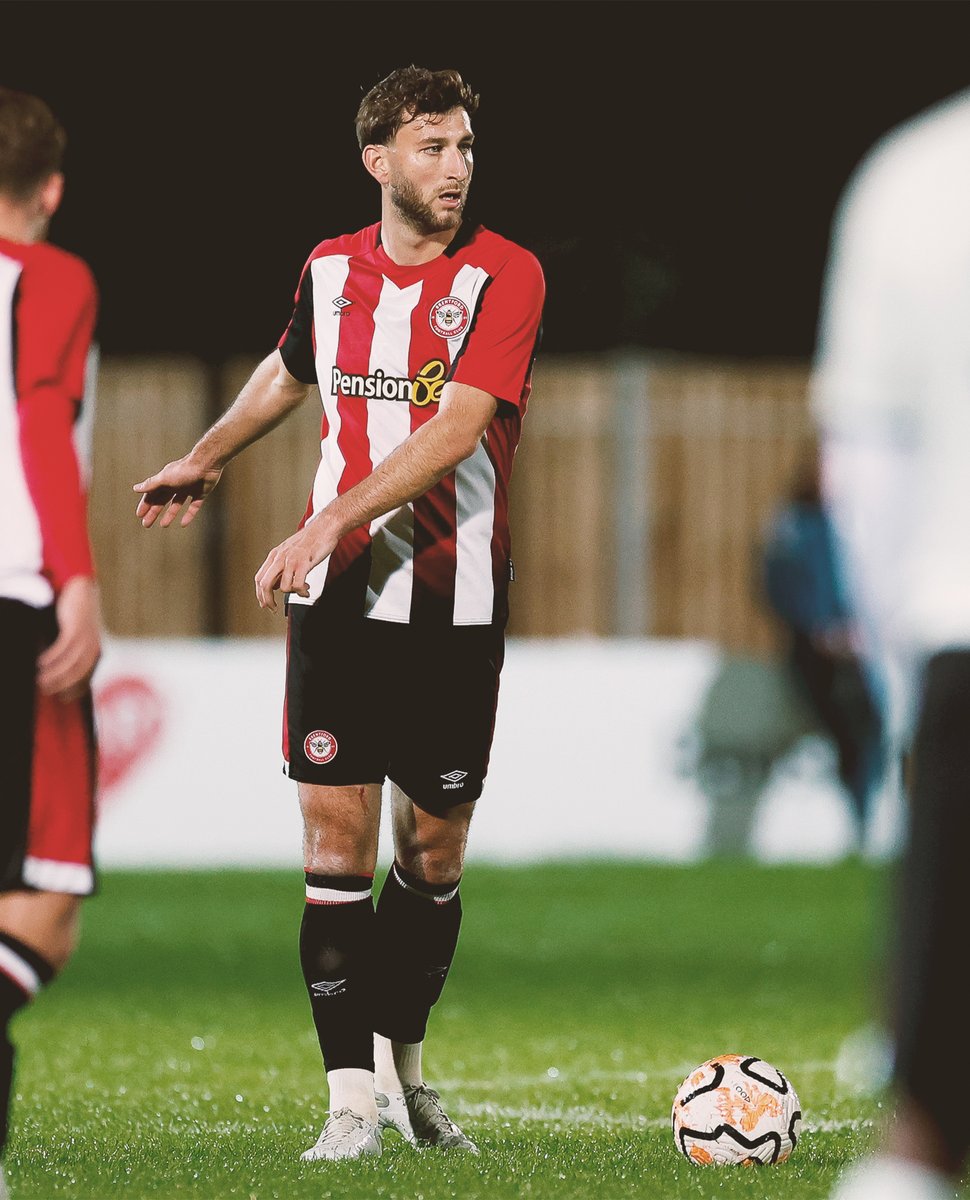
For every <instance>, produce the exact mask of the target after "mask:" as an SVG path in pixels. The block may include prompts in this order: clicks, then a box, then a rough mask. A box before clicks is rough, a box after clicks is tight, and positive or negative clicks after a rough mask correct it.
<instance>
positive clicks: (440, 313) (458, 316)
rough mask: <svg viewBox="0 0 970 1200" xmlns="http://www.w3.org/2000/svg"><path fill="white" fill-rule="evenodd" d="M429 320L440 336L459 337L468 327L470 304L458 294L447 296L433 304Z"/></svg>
mask: <svg viewBox="0 0 970 1200" xmlns="http://www.w3.org/2000/svg"><path fill="white" fill-rule="evenodd" d="M428 320H429V321H430V322H431V328H432V329H433V330H434V331H435V333H436V334H437V335H438V337H443V338H453V337H458V336H459V335H461V334H463V333H464V332H465V330H466V329H467V328H468V320H469V317H468V305H467V304H466V303H465V301H464V300H459V299H458V297H457V296H445V298H444V299H443V300H436V301H435V303H434V304H432V306H431V312H430V314H429V316H428Z"/></svg>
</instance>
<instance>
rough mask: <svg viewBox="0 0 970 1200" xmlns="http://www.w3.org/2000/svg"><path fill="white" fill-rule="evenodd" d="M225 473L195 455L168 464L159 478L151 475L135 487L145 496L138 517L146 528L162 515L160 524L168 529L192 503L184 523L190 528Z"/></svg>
mask: <svg viewBox="0 0 970 1200" xmlns="http://www.w3.org/2000/svg"><path fill="white" fill-rule="evenodd" d="M222 470H223V469H222V467H212V466H201V465H200V464H199V463H198V461H196V460H195V459H193V457H192V455H191V454H187V455H186V456H185V458H180V459H178V460H177V461H176V462H170V463H168V464H167V466H164V467H162V469H161V470H160V471H159V472H158V474H157V475H149V477H148V478H147V479H143V480H142V482H141V483H136V484H134V486H133V488H132V490H133V491H135V492H141V493H142V496H141V499H140V500H139V501H138V507H137V508H136V509H135V516H136V517H138V519H139V520H140V521H141V523H142V525H144V527H145V528H146V529H150V528H151V527H152V525H154V524H155V522H156V521H158V518H159V516H161V518H162V519H161V521H159V522H158V523H159V525H160V526H161V527H162V529H165V528H166V527H167V526H168V525H171V524H172V522H173V521H174V520H175V518H176V517H177V516H178V515H179V513H180V512H181V510H182V506H183V505H184V504H186V502H188V508H186V510H185V512H184V513H182V520H181V524H182V525H188V524H189V522H190V521H191V520H193V518H194V517H195V514H196V513H197V512H198V511H199V509H200V508H201V507H202V505H203V504H204V503H205V500H206V497H207V496H208V495H209V493H210V492H211V491H212V489H213V488H214V487H215V486H216V484H217V483H218V482H219V480H220V478H221V477H222Z"/></svg>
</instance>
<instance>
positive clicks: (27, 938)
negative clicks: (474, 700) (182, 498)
mask: <svg viewBox="0 0 970 1200" xmlns="http://www.w3.org/2000/svg"><path fill="white" fill-rule="evenodd" d="M64 143H65V138H64V132H63V130H62V129H61V127H60V125H59V124H58V122H57V121H56V120H55V118H54V116H53V114H52V113H51V112H50V110H49V109H48V107H47V105H46V104H44V103H43V102H42V101H41V100H39V99H37V98H36V97H34V96H28V95H25V94H24V93H20V92H14V91H10V90H8V89H6V88H0V309H2V317H0V511H2V514H3V518H2V522H0V661H2V662H3V671H4V689H5V695H6V700H7V706H6V711H5V716H4V719H3V721H2V722H0V761H2V765H3V776H4V782H3V786H4V803H3V806H2V808H0V1152H2V1150H3V1146H4V1144H5V1142H6V1134H7V1116H8V1113H7V1110H8V1105H9V1101H10V1094H11V1087H12V1078H13V1067H14V1050H13V1046H12V1044H11V1042H10V1037H9V1025H10V1021H11V1018H12V1017H13V1016H14V1014H15V1013H17V1012H18V1011H19V1010H20V1009H21V1008H23V1007H24V1005H26V1004H27V1003H28V1002H29V1001H30V1000H32V999H33V997H34V996H35V995H36V993H37V992H38V991H39V990H40V988H41V987H42V986H43V985H45V984H47V983H49V982H50V981H51V980H52V979H53V977H54V976H55V974H56V973H57V972H58V971H59V970H60V969H61V967H63V966H64V965H65V963H66V962H67V960H68V958H69V957H70V955H71V952H72V951H73V949H74V944H75V940H76V932H77V919H78V910H79V907H80V902H81V897H83V896H86V895H88V894H89V893H90V892H91V891H92V890H93V887H94V875H93V868H92V860H91V837H92V830H93V816H94V758H95V749H94V731H93V724H92V716H91V696H90V690H89V681H90V677H91V673H92V672H93V670H94V667H95V664H96V663H97V660H98V657H99V655H100V644H101V642H100V637H101V635H100V618H99V613H98V598H97V587H96V584H95V581H94V567H93V563H92V556H91V549H90V545H89V542H88V533H87V504H86V497H85V485H84V480H83V473H82V470H81V467H80V465H79V459H78V455H77V452H76V447H75V434H76V427H77V423H78V419H79V416H80V412H81V402H82V398H83V392H84V380H85V370H86V363H87V361H88V357H89V353H90V347H91V338H92V334H93V331H94V322H95V316H96V309H97V295H96V290H95V286H94V281H93V279H92V277H91V273H90V271H89V270H88V268H87V267H86V266H85V264H84V263H83V262H81V261H80V259H77V258H75V257H74V256H73V255H70V254H67V253H66V252H65V251H63V250H59V249H56V248H55V247H53V246H49V245H46V244H45V242H44V239H45V238H46V236H47V229H48V225H49V223H50V220H51V217H52V216H53V215H54V212H55V211H56V209H57V207H58V205H59V203H60V199H61V193H62V190H63V184H64V180H63V176H62V174H61V170H60V168H61V161H62V158H63V152H64ZM4 1195H6V1189H5V1185H4V1182H3V1174H2V1169H0V1196H4Z"/></svg>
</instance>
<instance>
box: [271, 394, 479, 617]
mask: <svg viewBox="0 0 970 1200" xmlns="http://www.w3.org/2000/svg"><path fill="white" fill-rule="evenodd" d="M497 405H498V402H497V400H496V399H495V397H494V396H492V395H491V394H490V393H488V392H484V391H482V390H481V389H480V388H476V387H470V386H468V385H467V384H461V383H454V382H451V383H446V384H445V386H444V388H443V389H442V393H441V403H440V406H439V408H438V412H437V413H436V414H435V416H434V418H433V419H432V420H430V421H426V422H425V423H424V424H423V425H422V426H421V427H420V428H419V429H416V430H415V431H414V433H412V434H411V436H410V437H409V438H407V439H406V440H405V441H403V442H402V443H401V444H400V446H398V447H396V449H394V450H392V451H391V453H390V454H389V455H388V456H387V458H385V459H384V461H383V462H381V463H379V464H378V466H377V467H375V468H374V470H373V471H372V472H371V474H370V475H368V476H367V478H366V479H362V480H361V481H360V483H358V484H357V485H356V486H355V487H352V488H351V489H350V490H349V491H347V492H345V493H344V494H343V495H342V496H338V497H337V498H336V499H335V500H333V501H331V503H330V504H328V505H327V506H326V508H324V509H322V510H321V511H320V512H319V513H318V514H317V516H315V517H314V518H313V519H312V520H310V521H308V522H307V524H306V525H305V526H304V527H303V528H302V529H301V530H300V531H299V533H296V534H294V535H293V536H292V537H289V538H287V539H286V541H285V542H281V543H280V545H278V546H276V547H274V549H272V550H271V551H270V552H269V554H268V555H267V556H266V560H265V561H264V563H263V565H262V566H261V567H260V568H259V571H258V572H257V573H256V597H257V599H258V600H259V604H260V607H261V608H269V609H272V610H273V611H274V612H275V611H276V592H277V591H282V592H296V593H297V594H299V595H301V596H308V595H309V589H308V587H307V582H306V577H307V573H308V572H309V571H310V570H311V569H312V568H313V567H315V566H316V565H317V564H318V563H321V562H323V560H324V559H325V558H327V557H328V556H329V555H330V554H331V553H332V552H333V550H334V547H335V546H336V545H337V543H338V542H339V541H340V539H341V538H342V537H344V536H345V535H346V534H348V533H350V532H351V530H354V529H358V528H359V527H360V526H362V525H367V524H369V523H370V522H371V521H373V520H374V519H375V518H376V517H380V516H383V514H384V513H387V512H391V511H392V510H393V509H396V508H400V507H401V505H403V504H407V503H409V502H410V501H411V500H415V499H417V497H418V496H423V495H424V493H425V492H427V491H428V490H429V489H430V488H432V487H434V485H435V484H436V483H437V482H438V481H439V480H440V479H443V478H444V477H445V476H446V475H448V474H450V472H452V471H453V470H454V469H455V467H457V466H458V464H459V463H460V462H462V461H464V459H466V458H469V457H470V456H471V455H472V454H474V452H475V449H476V447H477V446H478V444H479V443H480V441H481V439H482V436H483V435H484V433H485V430H486V429H487V428H488V425H489V422H490V421H491V420H492V418H493V417H494V416H495V411H496V408H497Z"/></svg>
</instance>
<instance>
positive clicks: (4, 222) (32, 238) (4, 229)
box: [0, 195, 50, 245]
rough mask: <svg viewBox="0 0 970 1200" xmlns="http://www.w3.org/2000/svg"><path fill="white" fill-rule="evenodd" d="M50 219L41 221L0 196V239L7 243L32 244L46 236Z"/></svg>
mask: <svg viewBox="0 0 970 1200" xmlns="http://www.w3.org/2000/svg"><path fill="white" fill-rule="evenodd" d="M49 221H50V218H49V217H48V218H46V219H45V220H42V219H41V218H40V217H39V216H38V214H37V213H36V212H34V211H32V209H28V208H27V207H25V206H24V205H23V204H20V203H18V202H17V201H15V200H10V199H9V198H8V197H7V196H3V195H0V237H2V238H5V239H6V240H7V241H8V242H22V243H24V244H27V245H29V244H32V243H33V242H42V241H43V240H44V238H45V237H46V235H47V226H48V224H49Z"/></svg>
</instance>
